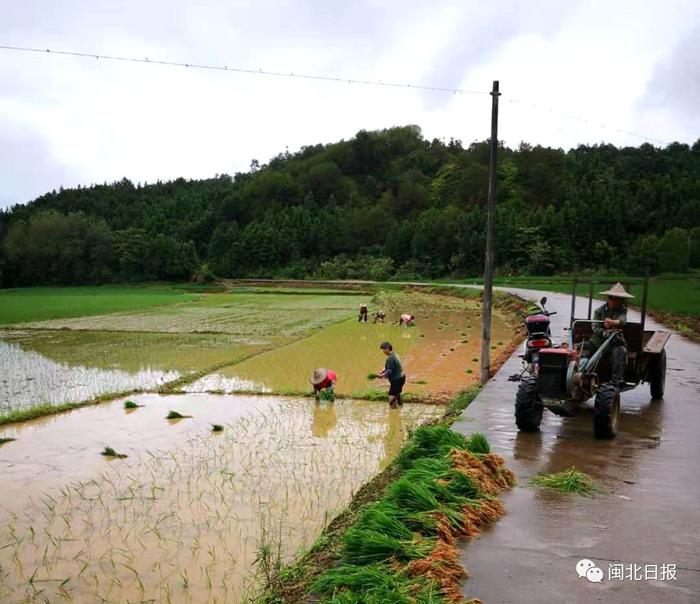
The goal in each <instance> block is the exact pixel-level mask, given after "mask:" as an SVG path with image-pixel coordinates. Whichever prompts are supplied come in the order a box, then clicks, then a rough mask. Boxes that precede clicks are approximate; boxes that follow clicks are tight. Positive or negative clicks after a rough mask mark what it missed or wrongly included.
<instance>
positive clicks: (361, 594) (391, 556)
mask: <svg viewBox="0 0 700 604" xmlns="http://www.w3.org/2000/svg"><path fill="white" fill-rule="evenodd" d="M464 397H465V400H463V401H462V404H465V403H466V401H467V400H468V399H467V394H466V393H465V395H464ZM455 449H456V450H467V451H470V452H471V453H473V454H475V455H479V454H482V453H486V452H488V451H489V445H488V442H486V439H485V438H484V435H483V434H474V435H472V436H471V437H470V438H468V439H467V438H465V437H464V436H462V435H461V434H458V433H456V432H453V431H452V430H450V428H449V427H448V426H446V425H434V426H422V427H419V428H417V429H416V430H415V432H414V433H413V435H412V437H411V441H410V443H409V444H408V446H407V447H406V448H405V449H404V451H403V452H402V454H401V456H400V457H399V460H398V465H399V467H401V468H402V470H403V474H402V475H401V476H399V477H397V479H396V480H394V481H393V482H392V483H390V484H389V485H388V486H387V488H386V490H385V492H384V493H383V495H382V496H381V497H380V498H379V499H378V501H376V502H374V503H372V504H371V505H370V506H369V507H366V508H365V509H364V510H362V511H361V512H360V513H359V514H358V516H357V518H356V519H355V521H354V523H353V524H352V525H351V526H350V528H348V529H347V530H346V532H345V534H344V535H343V537H342V539H341V544H340V548H339V551H338V557H339V560H338V564H337V565H335V566H331V567H330V568H328V569H326V570H325V571H323V572H322V573H321V574H320V575H318V576H317V577H316V578H315V580H314V581H313V583H312V584H311V586H310V589H311V591H312V592H313V593H316V594H318V595H320V596H321V598H322V599H321V602H323V603H326V602H327V603H329V604H330V603H339V602H342V603H346V602H347V603H357V604H359V603H360V602H362V603H374V602H377V603H379V602H396V603H404V602H405V603H406V604H409V603H425V604H438V603H443V602H446V601H447V597H446V596H445V592H444V591H442V590H443V587H444V585H440V584H439V583H438V580H437V579H436V578H435V577H429V576H426V575H425V574H418V575H415V574H414V576H411V573H410V572H408V568H410V567H407V566H405V565H406V564H408V563H410V562H411V561H414V560H419V559H426V558H427V557H428V556H429V554H430V553H431V551H432V550H433V548H434V546H435V544H436V542H437V540H438V539H440V538H442V537H441V530H444V528H443V529H441V528H440V526H439V524H440V522H442V520H440V519H441V518H442V519H444V521H446V522H447V523H448V524H449V526H450V527H451V529H449V530H452V531H454V534H457V535H458V534H460V533H461V532H462V531H463V530H464V523H465V516H464V514H465V509H466V507H467V506H468V507H472V508H479V507H481V506H482V502H483V501H484V497H485V496H484V493H483V492H482V491H481V488H480V485H479V484H478V483H477V482H475V481H474V480H473V479H472V478H471V477H469V476H467V475H466V474H463V473H462V472H460V471H458V470H455V469H454V468H453V467H452V464H451V462H450V461H449V459H450V458H449V455H450V452H451V451H453V450H455ZM441 563H442V564H445V563H449V558H441V559H440V561H439V562H435V564H437V565H438V567H439V566H440V564H441ZM433 568H435V567H433ZM450 572H454V571H450ZM453 585H454V584H453Z"/></svg>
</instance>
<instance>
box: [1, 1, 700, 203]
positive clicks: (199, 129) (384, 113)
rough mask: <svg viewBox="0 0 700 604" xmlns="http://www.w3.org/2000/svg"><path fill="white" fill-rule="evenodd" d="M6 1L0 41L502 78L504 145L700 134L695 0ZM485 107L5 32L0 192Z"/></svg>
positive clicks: (451, 77)
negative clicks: (128, 59)
mask: <svg viewBox="0 0 700 604" xmlns="http://www.w3.org/2000/svg"><path fill="white" fill-rule="evenodd" d="M0 9H1V14H2V19H1V20H0V44H7V45H16V46H36V47H39V48H52V49H58V50H75V51H87V52H96V53H104V54H121V55H128V56H135V57H150V58H158V59H168V60H175V61H185V62H193V63H196V62H199V63H210V64H221V65H223V64H228V65H230V66H237V67H244V68H253V69H260V68H262V69H268V70H274V71H283V72H289V71H291V72H296V73H310V74H322V75H330V76H337V77H343V78H357V79H373V80H383V81H396V82H406V83H409V82H410V83H419V84H427V85H435V86H444V87H455V88H462V89H473V90H483V91H488V90H489V89H490V86H491V81H492V80H494V79H500V81H501V89H502V91H503V96H502V97H501V99H502V107H501V121H500V132H499V138H501V139H503V140H505V141H506V142H507V143H508V144H511V145H517V144H518V143H519V142H520V141H521V140H525V141H528V142H531V143H541V144H546V145H553V146H558V147H563V148H569V147H571V146H575V145H577V144H579V143H596V142H601V141H606V142H611V143H614V144H616V145H629V144H631V145H638V144H640V143H642V142H644V141H643V140H642V139H639V138H636V137H634V136H630V135H627V134H624V133H622V132H619V131H618V130H624V131H632V132H639V133H643V134H645V135H647V136H649V137H652V138H654V139H659V140H662V141H674V140H678V141H681V142H686V143H692V142H694V141H695V140H697V139H698V138H699V137H700V111H699V110H698V107H700V2H697V0H675V1H674V0H671V1H669V0H666V1H662V0H659V1H649V0H634V1H629V2H628V1H616V0H609V1H603V0H600V1H597V0H568V1H566V2H564V1H554V0H529V1H524V0H523V1H521V2H516V1H514V0H492V1H491V2H484V1H483V0H478V1H477V0H473V1H472V0H459V1H453V2H447V1H440V0H433V1H431V2H415V1H412V0H403V1H397V0H377V1H370V0H358V1H354V2H334V1H332V0H308V1H301V0H294V1H293V0H288V1H286V2H284V1H279V2H269V1H263V0H259V1H257V2H254V3H253V2H242V1H231V0H202V1H199V2H184V1H182V0H180V1H178V0H168V1H165V0H149V1H143V0H141V1H139V2H135V1H117V0H92V1H91V2H85V1H84V0H0ZM516 100H517V101H520V102H513V101H516ZM533 104H534V105H536V106H538V108H533V107H531V105H533ZM549 107H551V108H555V109H557V110H559V111H561V112H564V113H568V114H573V115H577V116H583V117H586V118H588V119H589V122H582V121H576V120H571V119H567V118H565V117H562V116H560V115H556V114H552V113H549V112H548V111H547V110H546V109H547V108H549ZM489 111H490V99H489V97H488V96H487V95H486V96H482V95H466V94H464V95H454V94H445V93H433V92H420V91H413V90H407V89H390V88H375V87H368V86H361V85H356V84H338V83H330V82H319V81H307V80H295V79H287V78H273V77H266V76H261V75H243V74H235V73H221V72H209V71H196V70H192V69H185V68H176V67H159V66H154V65H143V64H134V63H116V62H109V61H104V60H92V59H81V58H74V57H61V56H52V55H46V54H25V53H19V52H14V51H5V50H2V51H0V207H5V206H9V205H11V204H12V203H19V202H25V201H28V200H30V199H32V198H34V197H35V196H37V195H40V194H42V193H44V192H46V191H47V190H51V189H54V188H58V187H59V186H64V187H69V186H75V185H77V184H91V183H95V182H104V181H113V180H117V179H120V178H122V177H124V176H126V177H128V178H130V179H131V180H133V181H135V182H145V181H148V182H153V181H155V180H158V179H161V180H165V179H171V178H176V177H178V176H184V177H186V178H199V177H208V176H213V175H214V174H217V173H224V172H225V173H229V174H232V173H235V172H237V171H243V170H247V169H248V166H249V164H250V160H251V158H257V159H259V160H260V161H261V162H264V161H267V160H268V159H269V158H270V157H272V156H274V155H276V154H277V153H279V152H281V151H284V150H285V148H288V149H289V150H290V151H294V150H296V149H298V148H299V147H301V146H302V145H308V144H315V143H317V142H331V141H335V140H338V139H340V138H349V137H351V136H353V135H354V134H355V133H356V132H357V131H358V130H360V129H362V128H365V129H376V128H386V127H390V126H394V125H404V124H418V125H419V126H421V128H422V129H423V133H424V135H425V136H427V137H429V138H433V137H438V138H445V139H449V138H459V139H461V140H463V141H464V142H465V143H469V142H471V141H473V140H481V139H484V138H486V137H488V134H489ZM601 123H602V124H606V125H609V126H611V127H612V128H601V127H599V126H598V125H597V124H601ZM616 129H618V130H616Z"/></svg>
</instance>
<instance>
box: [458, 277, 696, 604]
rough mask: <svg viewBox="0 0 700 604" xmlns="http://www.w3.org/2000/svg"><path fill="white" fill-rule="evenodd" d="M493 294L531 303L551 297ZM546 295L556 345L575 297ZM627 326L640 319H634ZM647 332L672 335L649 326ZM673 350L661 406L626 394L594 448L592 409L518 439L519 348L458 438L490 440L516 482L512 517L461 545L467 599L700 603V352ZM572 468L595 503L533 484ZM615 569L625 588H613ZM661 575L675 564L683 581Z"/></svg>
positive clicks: (644, 391)
mask: <svg viewBox="0 0 700 604" xmlns="http://www.w3.org/2000/svg"><path fill="white" fill-rule="evenodd" d="M497 289H500V290H502V291H507V292H510V293H513V294H517V295H519V296H522V297H525V298H529V299H539V297H540V296H542V295H543V292H542V291H535V290H528V289H520V288H509V287H507V288H497ZM544 294H545V295H547V297H548V303H547V308H548V309H549V310H551V311H557V314H556V315H554V316H553V317H552V334H553V338H554V341H555V343H558V342H560V341H561V340H562V339H563V338H564V336H565V332H564V331H563V328H564V327H565V326H568V321H569V313H570V307H571V297H570V296H568V295H565V294H557V293H547V292H544ZM577 309H578V310H579V313H578V314H579V315H583V314H584V313H585V312H586V310H587V299H584V298H577ZM630 319H631V320H639V314H638V313H637V312H636V311H631V312H630ZM647 329H657V330H663V331H669V328H667V327H665V326H662V325H660V324H658V323H656V322H655V321H653V320H650V319H649V318H647ZM666 350H667V354H668V373H667V378H666V396H665V400H663V401H652V400H650V396H649V388H648V385H647V384H643V385H641V386H639V387H638V388H636V389H635V390H633V391H630V392H627V393H624V394H623V395H622V415H621V418H620V424H619V433H618V436H617V438H615V439H613V440H611V441H598V440H595V439H594V438H593V420H592V404H591V403H590V402H589V403H587V404H586V405H585V407H584V408H583V410H582V412H581V414H579V415H577V416H576V417H573V418H568V419H562V418H559V417H556V416H554V415H553V414H551V413H550V412H549V411H546V410H545V415H544V418H543V422H542V428H541V431H540V432H539V433H534V434H524V433H518V432H517V429H516V426H515V421H514V417H513V405H514V398H515V393H516V390H517V386H518V384H517V383H516V382H511V381H508V376H510V375H512V374H514V373H519V372H520V370H521V361H520V359H519V358H518V354H519V352H520V349H518V350H516V352H515V353H514V354H513V355H512V356H511V357H510V359H509V360H508V361H507V362H506V363H505V364H504V365H503V366H502V367H501V369H500V370H499V371H498V372H497V373H496V375H495V377H494V378H493V379H492V380H491V381H490V382H489V383H488V384H487V385H486V386H485V387H484V389H483V390H482V391H481V392H480V394H479V395H478V396H477V397H476V398H475V400H474V401H473V402H472V403H471V405H470V406H469V407H468V408H467V409H466V410H465V411H464V413H463V415H462V417H461V418H460V419H459V420H458V421H457V422H456V423H455V424H454V426H453V429H454V430H457V431H459V432H462V433H464V434H467V433H472V432H477V431H480V432H484V433H485V434H486V437H487V438H488V440H489V442H490V443H491V447H492V450H493V451H494V452H496V453H498V454H500V455H502V456H504V457H505V458H506V463H507V465H508V467H509V468H511V469H512V470H513V471H514V472H515V474H516V476H517V478H518V486H516V488H515V489H513V491H512V492H510V493H505V494H503V496H502V500H503V503H504V504H505V506H506V509H507V511H508V515H507V516H506V517H505V518H503V519H502V520H500V521H499V522H498V523H496V524H495V525H493V526H492V527H490V528H489V529H487V530H486V531H484V532H483V533H482V535H481V536H480V537H479V538H476V539H474V540H472V541H470V542H467V543H465V544H463V545H462V548H463V550H462V563H463V564H464V565H465V567H466V568H467V569H468V571H469V573H470V575H471V578H470V579H468V580H467V581H466V582H465V584H464V592H465V595H467V596H468V597H471V598H479V599H481V600H483V601H484V602H486V603H488V604H496V603H518V604H520V603H528V602H533V603H535V602H537V603H540V602H548V603H549V602H562V603H571V602H586V603H587V602H598V601H600V602H605V603H606V604H607V603H620V604H622V603H628V602H673V603H674V604H676V603H686V602H687V603H689V604H690V603H691V602H693V603H695V602H698V601H700V505H699V504H700V471H699V466H700V438H699V437H698V430H700V345H698V344H695V343H693V342H691V341H690V340H688V339H686V338H683V337H681V336H679V335H677V334H675V333H674V335H673V336H672V337H671V339H670V340H669V342H668V344H667V347H666ZM572 465H575V466H576V467H577V469H579V470H581V471H583V472H586V473H588V474H590V475H591V476H592V477H593V478H594V480H595V482H596V484H597V485H598V486H599V487H601V488H602V491H601V492H600V493H599V494H597V495H595V496H594V497H593V498H587V497H582V496H579V495H576V494H563V493H559V492H555V491H549V490H543V489H538V488H536V487H533V486H530V485H529V484H528V483H529V480H530V479H531V478H532V477H533V476H534V475H536V474H537V473H540V472H546V473H550V472H558V471H561V470H564V469H566V468H568V467H570V466H572ZM583 558H587V559H590V560H592V561H593V562H594V563H595V564H596V565H597V566H598V567H599V568H601V569H602V571H603V574H604V576H603V580H602V581H601V582H600V583H592V582H589V581H588V580H587V579H586V578H585V577H582V578H579V576H578V574H577V572H576V563H577V562H578V561H579V560H581V559H583ZM610 565H615V566H613V567H612V568H613V570H611V566H610ZM619 565H623V566H622V572H623V578H622V579H615V578H612V579H610V578H609V573H610V572H612V573H613V575H612V576H613V577H614V576H615V572H618V571H619V570H620V568H621V567H620V566H619ZM662 565H675V577H674V578H670V576H669V570H668V569H669V567H668V566H666V567H663V568H662ZM670 568H673V567H670ZM654 569H656V572H657V579H656V580H654V579H653V573H654ZM664 571H665V573H664ZM629 573H631V576H629ZM662 573H663V577H662ZM635 575H636V576H635ZM645 575H646V578H645Z"/></svg>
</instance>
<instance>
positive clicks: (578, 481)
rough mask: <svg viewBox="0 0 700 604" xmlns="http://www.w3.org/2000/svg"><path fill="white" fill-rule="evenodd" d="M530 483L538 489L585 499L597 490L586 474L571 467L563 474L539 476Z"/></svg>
mask: <svg viewBox="0 0 700 604" xmlns="http://www.w3.org/2000/svg"><path fill="white" fill-rule="evenodd" d="M530 482H531V483H532V484H534V485H536V486H538V487H545V488H548V489H554V490H556V491H563V492H565V493H578V494H579V495H584V496H586V497H591V496H592V495H593V494H594V493H595V492H596V491H597V490H598V489H597V487H596V486H595V484H594V483H593V479H592V478H591V477H590V476H589V475H588V474H584V473H583V472H579V471H578V470H577V469H576V468H575V467H574V466H571V467H570V468H569V469H567V470H564V471H563V472H555V473H554V474H539V475H537V476H535V477H534V478H533V479H532V480H531V481H530Z"/></svg>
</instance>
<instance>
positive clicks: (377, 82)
mask: <svg viewBox="0 0 700 604" xmlns="http://www.w3.org/2000/svg"><path fill="white" fill-rule="evenodd" d="M0 49H1V50H16V51H20V52H36V53H42V54H47V53H48V54H53V55H67V56H71V57H82V58H89V59H104V60H108V61H124V62H129V63H148V64H151V65H168V66H170V67H187V68H190V69H206V70H211V71H230V72H233V73H246V74H252V75H265V76H276V77H283V78H300V79H303V80H322V81H326V82H340V83H343V84H363V85H366V86H384V87H388V88H411V89H413V90H430V91H433V92H449V93H452V94H484V95H487V94H489V93H488V92H483V91H481V90H465V89H463V88H445V87H443V86H426V85H424V84H401V83H398V82H384V81H382V80H357V79H353V78H338V77H333V76H323V75H313V74H308V73H295V72H283V71H269V70H265V69H246V68H244V67H230V66H228V65H207V64H204V63H184V62H181V61H165V60H161V59H149V58H148V57H144V58H139V57H121V56H117V55H104V54H97V53H90V52H74V51H70V50H51V49H50V48H44V49H42V48H30V47H26V46H8V45H6V44H0Z"/></svg>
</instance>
